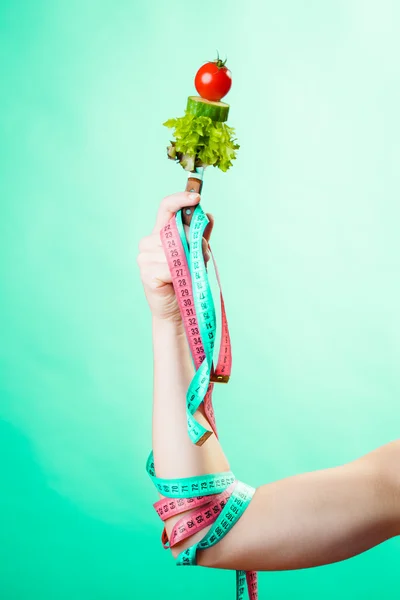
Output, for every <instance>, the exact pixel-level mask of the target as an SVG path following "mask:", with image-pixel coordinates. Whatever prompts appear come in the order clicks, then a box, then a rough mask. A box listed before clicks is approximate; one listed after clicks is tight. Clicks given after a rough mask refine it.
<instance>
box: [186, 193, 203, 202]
mask: <svg viewBox="0 0 400 600" xmlns="http://www.w3.org/2000/svg"><path fill="white" fill-rule="evenodd" d="M198 198H200V194H189V200H193V201H194V200H198Z"/></svg>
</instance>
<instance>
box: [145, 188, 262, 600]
mask: <svg viewBox="0 0 400 600" xmlns="http://www.w3.org/2000/svg"><path fill="white" fill-rule="evenodd" d="M191 179H194V178H189V180H188V186H187V191H198V190H195V189H193V188H192V189H190V187H189V186H193V182H192V183H190V180H191ZM200 183H201V182H200ZM200 187H201V185H200V186H199V188H200ZM188 188H189V189H188ZM184 211H185V209H182V211H180V212H178V213H177V214H176V215H174V216H173V217H172V218H171V219H170V220H169V222H168V223H167V225H165V226H164V227H163V229H162V230H161V232H160V237H161V240H162V244H163V248H164V252H165V255H166V258H167V262H168V266H169V270H170V273H171V278H172V283H173V286H174V290H175V293H176V297H177V301H178V304H179V308H180V312H181V315H182V321H183V324H184V328H185V332H186V336H187V340H188V344H189V348H190V353H191V356H192V360H193V363H194V367H195V370H196V375H195V378H196V376H198V377H197V379H194V380H193V381H192V384H191V386H190V387H189V390H188V395H187V410H188V431H189V435H190V437H191V439H192V441H193V442H194V443H195V444H196V445H198V446H201V445H203V444H204V443H205V442H206V440H207V439H208V438H209V437H210V435H212V433H214V434H215V435H216V436H217V438H218V433H217V428H216V422H215V415H214V410H213V405H212V393H213V389H214V383H216V382H221V383H227V382H228V381H229V378H230V375H231V369H232V350H231V340H230V335H229V328H228V321H227V317H226V311H225V303H224V299H223V294H222V288H221V281H220V277H219V272H218V268H217V265H216V262H215V259H214V255H213V253H212V251H211V248H210V252H211V256H212V259H213V264H214V268H215V273H216V277H217V281H218V286H219V289H220V302H221V342H220V350H219V355H218V361H217V365H216V366H215V367H214V364H213V362H212V356H213V350H214V343H215V329H216V327H215V312H214V311H213V303H212V300H211V295H210V294H211V292H210V289H209V284H208V276H207V272H206V267H205V263H204V257H203V252H202V232H203V231H204V227H205V225H206V223H208V219H207V217H206V216H205V215H204V213H203V211H202V209H201V207H200V205H198V206H196V207H195V208H194V210H193V207H192V208H191V209H190V208H189V209H188V211H191V214H190V218H188V217H187V215H186V220H185V218H184ZM193 217H194V219H193V224H191V221H192V218H193ZM183 223H186V224H188V225H189V226H190V249H189V246H188V245H187V240H186V234H185V231H184V228H183ZM189 263H190V264H189ZM196 386H197V387H196ZM192 392H193V393H192ZM201 401H202V402H203V404H204V411H205V414H206V416H207V419H208V421H209V424H210V427H211V429H212V431H208V430H206V429H204V428H202V426H201V425H200V424H198V423H197V421H195V420H194V417H193V414H194V413H195V411H196V410H197V408H198V406H199V404H200V403H201ZM147 467H148V472H149V474H150V476H151V477H152V478H153V481H154V483H155V484H156V486H157V488H158V490H159V491H160V493H161V494H164V498H162V499H160V500H159V501H157V502H155V503H154V508H155V510H156V511H157V514H158V515H159V517H160V518H161V519H162V521H165V520H167V519H168V518H170V517H172V516H176V515H179V514H181V513H184V512H185V513H186V514H185V515H184V516H183V517H182V518H181V519H180V520H179V521H178V522H177V523H176V524H175V525H174V527H173V530H172V533H171V536H170V539H169V540H168V536H167V533H166V530H165V528H164V530H163V532H162V536H161V541H162V544H163V546H164V548H166V549H167V548H171V547H173V546H175V545H176V544H178V543H179V542H182V541H183V540H185V539H187V538H189V537H190V536H192V535H193V534H195V533H197V532H199V531H201V530H202V529H204V528H205V527H208V526H211V528H210V530H209V532H207V533H206V535H205V537H204V538H203V539H202V540H201V541H200V542H199V543H198V544H197V545H195V546H193V547H191V548H189V549H187V550H185V551H183V552H182V553H181V554H180V555H179V556H178V558H177V564H180V565H189V564H192V565H193V564H196V562H195V556H196V550H197V547H198V548H207V547H210V546H212V545H214V544H215V543H217V542H218V541H220V539H222V537H224V535H226V533H227V532H228V531H229V530H230V529H231V528H232V526H233V525H234V524H235V523H236V522H237V520H238V519H239V518H240V516H241V515H242V514H243V512H244V510H245V508H246V507H247V506H248V504H249V502H250V500H251V497H252V495H253V493H254V491H255V490H254V488H251V487H250V486H247V485H246V484H243V483H242V482H240V481H238V480H237V479H236V478H235V476H234V475H233V473H231V472H227V473H218V474H206V475H204V476H201V475H200V476H198V477H191V478H187V479H180V480H161V479H158V478H157V477H156V475H155V468H154V461H152V454H151V455H150V457H149V460H148V465H147ZM203 490H204V493H203V494H202V493H201V492H202V491H203ZM186 493H187V496H185V494H186ZM188 510H190V512H189V513H188V512H187V511H188ZM245 583H247V591H248V597H249V598H250V600H257V598H258V587H257V573H256V572H255V571H247V572H245V571H237V573H236V589H237V595H236V598H237V600H241V599H242V598H243V594H244V589H245Z"/></svg>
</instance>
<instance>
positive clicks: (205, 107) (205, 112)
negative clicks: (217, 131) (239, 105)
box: [186, 96, 229, 122]
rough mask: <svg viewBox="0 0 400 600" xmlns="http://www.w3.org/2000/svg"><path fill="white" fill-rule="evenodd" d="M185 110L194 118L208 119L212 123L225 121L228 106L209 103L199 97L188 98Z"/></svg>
mask: <svg viewBox="0 0 400 600" xmlns="http://www.w3.org/2000/svg"><path fill="white" fill-rule="evenodd" d="M186 110H187V111H188V112H189V113H191V114H192V115H194V116H195V117H210V119H212V120H213V121H220V122H223V121H227V120H228V112H229V104H225V102H211V100H205V98H202V97H201V96H189V98H188V102H187V107H186Z"/></svg>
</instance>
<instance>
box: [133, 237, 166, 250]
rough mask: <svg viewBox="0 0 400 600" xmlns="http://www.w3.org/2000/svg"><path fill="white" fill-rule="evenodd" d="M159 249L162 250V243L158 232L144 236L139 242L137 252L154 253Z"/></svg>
mask: <svg viewBox="0 0 400 600" xmlns="http://www.w3.org/2000/svg"><path fill="white" fill-rule="evenodd" d="M160 248H162V242H161V238H160V234H159V233H158V232H157V233H151V234H150V235H146V236H145V237H143V238H142V239H141V240H140V242H139V252H146V251H148V252H154V251H155V250H157V249H160Z"/></svg>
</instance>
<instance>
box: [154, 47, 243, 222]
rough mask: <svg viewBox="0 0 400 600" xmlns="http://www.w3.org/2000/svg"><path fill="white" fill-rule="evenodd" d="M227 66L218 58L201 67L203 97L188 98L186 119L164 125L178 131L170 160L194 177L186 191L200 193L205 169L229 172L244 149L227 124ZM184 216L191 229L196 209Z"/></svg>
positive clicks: (198, 75) (169, 149)
mask: <svg viewBox="0 0 400 600" xmlns="http://www.w3.org/2000/svg"><path fill="white" fill-rule="evenodd" d="M225 63H226V60H225V61H221V60H220V58H219V57H218V58H217V59H216V60H214V61H212V62H207V63H205V64H204V65H203V66H202V67H200V69H199V70H198V71H197V73H196V76H195V80H194V81H195V86H196V89H197V91H198V92H199V94H200V96H189V97H188V101H187V106H186V110H185V115H184V116H183V117H178V118H175V119H169V120H168V121H166V122H165V123H163V125H165V126H166V127H168V128H171V129H173V130H174V131H173V134H174V137H175V139H174V140H171V144H170V145H169V146H168V147H167V155H168V158H170V159H171V160H175V161H176V162H178V163H179V164H180V165H181V166H182V167H183V169H185V171H189V172H190V173H193V174H194V175H193V176H189V178H188V182H187V186H186V191H194V192H198V193H200V192H201V187H202V180H203V174H204V169H205V168H206V167H208V166H213V167H218V168H219V169H221V171H224V172H226V171H227V170H228V169H229V168H230V167H231V166H232V160H235V159H236V150H238V149H239V148H240V146H239V144H238V143H237V140H236V138H235V137H234V135H235V130H234V129H233V128H232V127H229V126H228V125H227V124H226V121H227V119H228V113H229V104H226V103H225V102H221V98H223V97H224V96H225V95H226V94H227V93H228V91H229V90H230V88H231V83H232V79H231V74H230V71H229V70H228V69H227V67H226V66H225ZM182 215H183V220H184V223H185V224H186V225H190V221H191V218H192V215H193V208H191V207H187V208H184V209H183V210H182Z"/></svg>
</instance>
